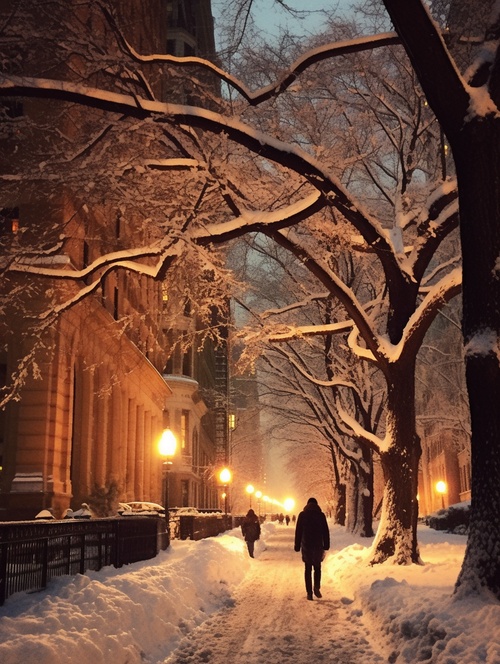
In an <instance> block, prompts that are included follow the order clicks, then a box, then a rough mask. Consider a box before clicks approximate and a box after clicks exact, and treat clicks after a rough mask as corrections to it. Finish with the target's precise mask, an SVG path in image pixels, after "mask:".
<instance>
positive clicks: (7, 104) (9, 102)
mask: <svg viewBox="0 0 500 664" xmlns="http://www.w3.org/2000/svg"><path fill="white" fill-rule="evenodd" d="M0 108H1V113H2V115H5V116H6V117H8V118H10V119H11V120H13V119H14V118H20V117H22V116H23V115H24V109H23V104H22V102H21V101H19V99H16V98H14V97H5V98H4V99H2V101H1V102H0Z"/></svg>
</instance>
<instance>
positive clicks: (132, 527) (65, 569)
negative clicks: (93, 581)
mask: <svg viewBox="0 0 500 664" xmlns="http://www.w3.org/2000/svg"><path fill="white" fill-rule="evenodd" d="M162 529H163V530H164V520H163V519H159V518H155V517H152V518H149V517H147V518H146V517H137V518H135V517H127V518H119V519H117V518H113V519H90V520H88V521H87V520H80V521H77V520H75V521H73V520H71V521H57V522H53V521H50V522H36V521H35V522H33V521H21V522H7V523H0V606H1V605H2V604H3V603H4V602H5V600H6V599H7V598H8V597H10V596H11V595H13V594H14V593H17V592H21V591H37V590H42V589H43V588H45V587H46V586H47V583H48V581H50V580H51V579H53V578H55V577H57V576H63V575H65V574H70V575H74V574H84V573H85V572H86V571H87V570H95V571H97V570H100V569H101V568H102V567H105V566H106V565H113V566H114V567H121V566H122V565H127V564H129V563H133V562H137V561H139V560H148V559H150V558H154V557H155V556H156V554H157V553H158V550H159V542H160V539H161V534H162V533H161V531H162Z"/></svg>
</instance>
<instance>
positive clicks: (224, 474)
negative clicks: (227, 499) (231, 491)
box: [219, 468, 231, 486]
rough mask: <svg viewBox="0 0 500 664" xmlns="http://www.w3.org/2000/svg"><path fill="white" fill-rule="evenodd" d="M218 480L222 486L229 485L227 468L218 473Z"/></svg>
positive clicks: (229, 477) (229, 473)
mask: <svg viewBox="0 0 500 664" xmlns="http://www.w3.org/2000/svg"><path fill="white" fill-rule="evenodd" d="M219 478H220V481H221V482H222V484H224V486H225V485H226V484H229V482H230V481H231V471H230V470H229V468H223V469H222V470H221V471H220V475H219Z"/></svg>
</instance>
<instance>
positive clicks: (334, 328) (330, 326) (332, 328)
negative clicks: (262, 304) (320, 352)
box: [266, 312, 354, 343]
mask: <svg viewBox="0 0 500 664" xmlns="http://www.w3.org/2000/svg"><path fill="white" fill-rule="evenodd" d="M266 313H267V312H266ZM353 325H354V323H353V322H352V320H347V321H341V322H340V323H325V324H323V325H297V326H293V327H290V328H289V330H288V331H286V332H279V333H276V334H271V335H270V336H269V341H271V342H275V343H278V342H283V341H291V340H293V339H297V338H299V337H305V336H320V335H323V336H324V335H326V334H341V333H342V332H348V331H349V330H350V329H351V328H352V326H353Z"/></svg>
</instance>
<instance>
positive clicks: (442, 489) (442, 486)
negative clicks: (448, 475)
mask: <svg viewBox="0 0 500 664" xmlns="http://www.w3.org/2000/svg"><path fill="white" fill-rule="evenodd" d="M447 489H448V487H447V486H446V482H443V480H439V482H436V491H437V492H438V493H440V494H441V507H442V509H444V494H445V493H446V491H447Z"/></svg>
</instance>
